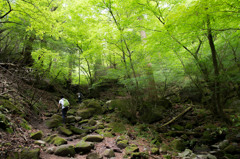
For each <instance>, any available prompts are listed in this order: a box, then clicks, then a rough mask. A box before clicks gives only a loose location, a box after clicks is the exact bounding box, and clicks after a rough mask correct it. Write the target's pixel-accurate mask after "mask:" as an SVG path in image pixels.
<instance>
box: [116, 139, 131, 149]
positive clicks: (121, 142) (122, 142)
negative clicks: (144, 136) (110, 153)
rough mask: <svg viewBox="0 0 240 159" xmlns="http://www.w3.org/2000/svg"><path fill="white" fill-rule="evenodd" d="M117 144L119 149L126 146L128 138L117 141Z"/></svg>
mask: <svg viewBox="0 0 240 159" xmlns="http://www.w3.org/2000/svg"><path fill="white" fill-rule="evenodd" d="M117 146H118V147H119V148H121V149H124V148H126V147H127V146H128V140H121V141H118V142H117Z"/></svg>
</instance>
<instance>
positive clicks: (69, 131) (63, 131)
mask: <svg viewBox="0 0 240 159" xmlns="http://www.w3.org/2000/svg"><path fill="white" fill-rule="evenodd" d="M58 131H59V133H61V134H63V135H66V136H71V135H72V134H73V133H72V131H71V130H69V129H67V128H65V127H63V126H61V127H59V128H58Z"/></svg>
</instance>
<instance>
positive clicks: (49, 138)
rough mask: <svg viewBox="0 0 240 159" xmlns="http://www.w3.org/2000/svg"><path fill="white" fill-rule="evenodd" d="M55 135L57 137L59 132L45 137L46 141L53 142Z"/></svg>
mask: <svg viewBox="0 0 240 159" xmlns="http://www.w3.org/2000/svg"><path fill="white" fill-rule="evenodd" d="M55 137H57V134H53V135H50V136H47V137H46V138H44V141H45V142H47V143H51V141H52V140H53V138H55Z"/></svg>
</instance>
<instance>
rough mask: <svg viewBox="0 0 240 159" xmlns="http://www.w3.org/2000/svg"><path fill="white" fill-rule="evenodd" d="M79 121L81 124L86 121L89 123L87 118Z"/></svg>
mask: <svg viewBox="0 0 240 159" xmlns="http://www.w3.org/2000/svg"><path fill="white" fill-rule="evenodd" d="M78 123H79V124H80V125H81V124H84V123H88V119H85V120H82V121H79V122H78Z"/></svg>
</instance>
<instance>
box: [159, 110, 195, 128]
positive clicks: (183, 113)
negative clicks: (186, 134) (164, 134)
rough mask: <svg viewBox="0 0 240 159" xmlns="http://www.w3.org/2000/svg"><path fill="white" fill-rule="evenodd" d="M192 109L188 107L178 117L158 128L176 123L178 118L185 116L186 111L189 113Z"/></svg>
mask: <svg viewBox="0 0 240 159" xmlns="http://www.w3.org/2000/svg"><path fill="white" fill-rule="evenodd" d="M191 109H192V106H190V107H188V108H187V109H185V110H184V111H183V112H181V113H180V114H179V115H177V116H176V117H173V118H172V120H170V121H168V122H166V123H165V124H163V125H161V126H160V127H159V128H162V127H165V126H167V125H169V124H171V123H173V122H174V121H176V120H177V119H178V118H180V117H181V116H183V115H185V114H186V113H187V112H188V111H190V110H191Z"/></svg>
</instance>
